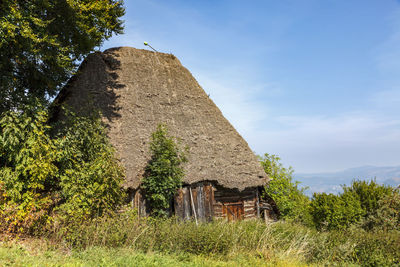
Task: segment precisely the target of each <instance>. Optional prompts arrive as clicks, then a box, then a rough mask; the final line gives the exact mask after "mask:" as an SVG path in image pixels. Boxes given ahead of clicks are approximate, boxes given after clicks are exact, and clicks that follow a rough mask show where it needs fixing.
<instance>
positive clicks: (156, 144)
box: [141, 124, 187, 217]
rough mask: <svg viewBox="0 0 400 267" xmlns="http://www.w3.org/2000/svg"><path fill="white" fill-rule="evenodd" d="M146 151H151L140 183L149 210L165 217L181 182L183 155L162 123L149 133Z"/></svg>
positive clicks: (155, 214)
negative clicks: (149, 137)
mask: <svg viewBox="0 0 400 267" xmlns="http://www.w3.org/2000/svg"><path fill="white" fill-rule="evenodd" d="M150 151H151V153H152V155H151V159H150V162H149V164H148V165H147V168H146V175H145V177H144V179H143V181H142V185H141V187H142V189H143V190H144V192H145V196H146V199H147V200H148V201H149V204H150V208H151V213H152V214H153V215H154V216H158V217H165V216H166V215H167V214H168V209H169V208H170V203H171V201H172V198H173V197H174V195H175V193H176V190H177V189H178V188H179V187H181V185H182V180H183V177H184V170H183V168H182V166H181V165H182V163H184V162H186V161H187V158H186V155H185V153H184V151H182V149H181V148H180V147H179V146H178V144H177V143H176V142H175V140H174V138H173V137H170V136H169V135H168V130H167V128H166V126H165V125H162V124H160V125H158V127H157V130H156V131H155V132H154V133H153V134H152V136H151V143H150Z"/></svg>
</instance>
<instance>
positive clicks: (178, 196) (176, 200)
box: [174, 188, 184, 219]
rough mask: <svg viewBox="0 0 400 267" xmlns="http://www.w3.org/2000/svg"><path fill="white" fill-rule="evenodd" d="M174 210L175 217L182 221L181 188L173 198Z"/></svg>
mask: <svg viewBox="0 0 400 267" xmlns="http://www.w3.org/2000/svg"><path fill="white" fill-rule="evenodd" d="M174 208H175V216H176V217H178V218H181V219H184V214H183V192H182V188H179V189H178V191H177V193H176V195H175V197H174Z"/></svg>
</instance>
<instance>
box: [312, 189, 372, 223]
mask: <svg viewBox="0 0 400 267" xmlns="http://www.w3.org/2000/svg"><path fill="white" fill-rule="evenodd" d="M310 213H311V216H312V218H313V222H314V224H315V226H316V228H317V229H319V230H333V229H342V228H346V227H348V226H350V225H351V224H354V223H358V222H359V221H360V220H361V218H362V217H363V216H364V214H365V212H364V210H363V209H362V207H361V203H360V200H359V198H358V197H357V196H356V195H354V194H352V193H349V192H346V193H343V194H341V195H339V196H338V195H334V194H326V193H314V195H313V198H312V201H311V205H310Z"/></svg>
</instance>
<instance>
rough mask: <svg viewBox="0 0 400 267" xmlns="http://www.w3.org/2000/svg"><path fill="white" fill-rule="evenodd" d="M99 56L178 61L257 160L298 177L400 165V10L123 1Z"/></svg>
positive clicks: (386, 4) (390, 1)
mask: <svg viewBox="0 0 400 267" xmlns="http://www.w3.org/2000/svg"><path fill="white" fill-rule="evenodd" d="M125 6H126V11H127V12H126V15H125V34H124V35H120V36H116V37H113V38H112V39H110V40H109V41H107V42H106V43H105V44H104V45H103V47H102V49H106V48H109V47H115V46H133V47H136V48H143V49H145V48H146V47H145V46H144V45H143V42H144V41H147V42H149V43H150V44H151V45H152V46H154V48H156V49H157V50H158V51H161V52H166V53H173V54H174V55H176V56H177V57H178V58H179V60H180V61H181V62H182V64H183V65H184V66H185V67H186V68H188V69H189V70H190V71H191V72H192V74H193V75H194V76H195V78H196V79H197V80H198V81H199V83H200V85H201V86H202V87H203V88H204V90H205V91H206V92H207V93H208V94H210V97H211V99H212V100H213V101H214V102H215V103H216V104H217V106H218V107H219V108H220V109H221V111H222V112H223V114H224V115H225V116H226V118H227V119H228V120H229V121H230V122H231V123H232V124H233V126H234V127H235V128H236V129H237V130H238V131H239V133H241V135H242V136H243V137H244V138H245V139H246V140H247V142H248V143H249V145H250V147H251V148H252V149H253V150H254V151H255V152H256V153H257V154H259V155H261V154H264V153H270V154H277V155H279V156H280V157H281V158H282V162H283V163H284V165H285V166H287V165H291V166H293V167H294V169H295V170H296V172H303V173H304V172H329V171H339V170H343V169H346V168H352V167H357V166H364V165H374V166H391V165H393V166H398V165H400V153H399V151H400V2H399V1H395V0H382V1H368V0H367V1H365V0H363V1H359V0H356V1H344V0H340V1H333V0H328V1H317V0H306V1H294V0H283V1H252V2H251V4H249V2H246V1H228V0H222V1H211V0H208V1H200V2H199V1H183V0H179V1H178V0H172V1H168V2H165V1H161V0H150V1H148V0H146V1H144V0H133V1H125Z"/></svg>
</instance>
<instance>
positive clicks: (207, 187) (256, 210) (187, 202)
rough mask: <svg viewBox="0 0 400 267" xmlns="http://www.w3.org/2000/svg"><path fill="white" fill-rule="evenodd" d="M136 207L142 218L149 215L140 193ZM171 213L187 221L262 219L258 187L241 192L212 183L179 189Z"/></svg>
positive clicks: (134, 201)
mask: <svg viewBox="0 0 400 267" xmlns="http://www.w3.org/2000/svg"><path fill="white" fill-rule="evenodd" d="M131 199H132V206H133V207H135V208H137V209H138V213H139V216H147V215H148V214H149V212H148V207H147V205H146V201H145V200H144V198H143V196H142V195H141V193H140V190H136V191H135V192H133V194H132V196H131ZM170 212H171V214H175V216H177V217H179V218H182V219H183V220H189V219H195V220H197V221H201V222H206V221H211V220H213V219H226V220H228V221H232V220H243V219H251V218H258V217H260V206H259V199H258V190H257V188H251V189H247V190H244V191H242V192H239V191H237V190H232V189H227V188H224V187H221V186H215V185H213V184H212V183H211V182H202V183H198V184H192V185H186V186H184V187H183V188H181V189H179V190H178V192H177V194H176V196H175V198H174V203H173V207H172V209H171V211H170Z"/></svg>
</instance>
